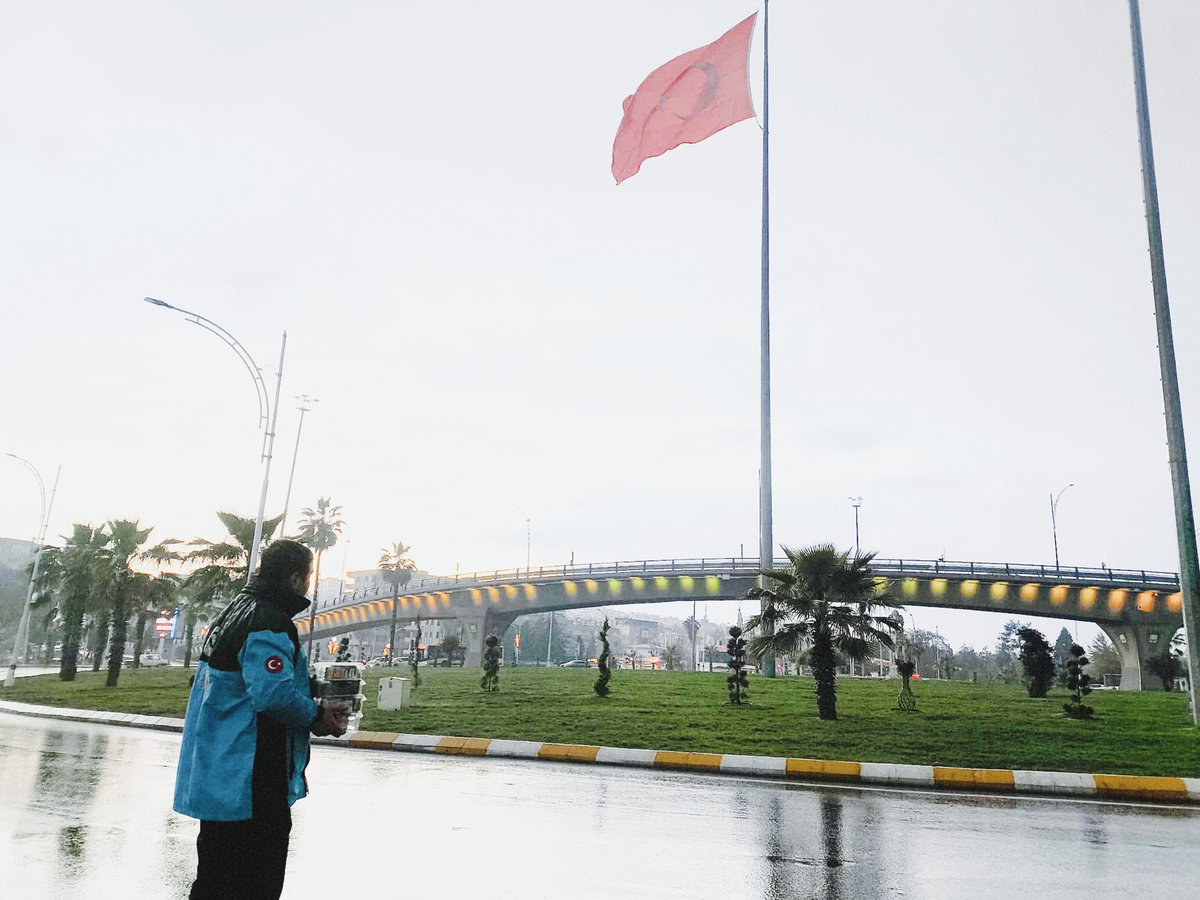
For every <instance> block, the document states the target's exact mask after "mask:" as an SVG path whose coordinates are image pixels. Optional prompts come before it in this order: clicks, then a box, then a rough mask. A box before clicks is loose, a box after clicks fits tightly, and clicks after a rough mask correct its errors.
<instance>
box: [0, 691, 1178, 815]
mask: <svg viewBox="0 0 1200 900" xmlns="http://www.w3.org/2000/svg"><path fill="white" fill-rule="evenodd" d="M0 711H2V712H9V713H15V714H18V715H26V716H40V717H43V718H49V719H62V720H66V721H72V722H92V723H95V724H102V725H126V726H131V727H134V728H153V729H158V730H160V731H174V732H179V731H182V730H183V719H175V718H169V717H166V716H139V715H134V714H132V713H114V712H104V711H100V710H85V709H63V708H61V707H56V706H36V705H33V704H28V703H13V702H11V701H3V700H0ZM313 743H314V744H319V745H326V746H334V747H349V748H354V749H364V750H393V751H399V752H407V753H440V754H446V755H454V756H490V757H496V758H502V759H539V760H550V761H558V762H574V763H597V764H600V765H610V766H635V767H640V768H659V769H674V770H683V771H693V772H708V773H719V774H722V775H753V776H756V777H767V778H780V779H796V780H801V781H821V782H831V783H838V784H864V785H883V786H890V787H907V788H914V787H916V788H943V789H948V790H956V791H973V792H988V793H996V794H1040V795H1068V796H1075V797H1094V798H1099V799H1112V800H1154V801H1166V802H1169V803H1181V804H1200V778H1176V777H1167V776H1157V775H1089V774H1086V773H1082V772H1038V771H1029V770H1022V769H966V768H957V767H952V766H915V765H904V764H900V763H869V762H864V763H858V762H842V761H840V760H827V759H801V758H797V757H783V756H742V755H738V754H733V753H688V752H683V751H676V750H636V749H628V748H623V747H594V746H591V745H588V744H555V743H549V742H546V743H543V742H540V741H513V740H501V739H499V738H496V739H492V738H466V737H445V736H441V735H432V734H395V733H393V732H383V731H359V732H356V733H355V734H353V735H351V736H349V737H345V738H313Z"/></svg>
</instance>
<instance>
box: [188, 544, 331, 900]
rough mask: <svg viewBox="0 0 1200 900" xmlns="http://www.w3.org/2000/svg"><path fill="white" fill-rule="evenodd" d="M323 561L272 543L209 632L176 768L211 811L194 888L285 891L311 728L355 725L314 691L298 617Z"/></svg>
mask: <svg viewBox="0 0 1200 900" xmlns="http://www.w3.org/2000/svg"><path fill="white" fill-rule="evenodd" d="M311 569H312V553H311V552H310V551H309V550H308V548H307V547H305V546H304V545H302V544H298V543H296V542H295V541H276V542H275V543H273V544H271V545H270V546H269V547H267V548H266V550H264V551H263V554H262V561H261V564H260V565H259V570H258V573H257V574H256V575H255V576H254V577H253V578H251V579H250V581H249V583H248V584H247V585H246V586H245V588H243V589H242V591H241V593H239V594H238V595H237V597H235V598H234V600H233V602H232V603H230V604H229V606H227V607H226V608H225V609H224V610H223V611H222V612H221V613H220V615H218V616H217V617H216V619H215V620H214V621H213V623H212V626H211V627H210V628H209V632H208V636H207V637H206V638H205V640H204V646H203V649H202V650H201V653H200V662H199V665H197V667H196V677H195V680H194V682H193V684H192V692H191V695H190V696H189V698H188V707H187V717H186V719H185V721H184V726H183V743H182V746H181V747H180V751H179V769H178V771H177V773H176V777H175V811H176V812H178V813H182V814H183V815H185V816H191V817H192V818H194V819H199V820H200V836H199V837H198V838H197V839H196V852H197V855H198V857H199V864H198V866H197V869H196V880H195V881H194V882H193V884H192V891H191V894H190V897H191V900H210V898H221V900H237V898H247V900H250V898H253V900H272V898H278V897H279V895H280V894H281V892H282V891H283V877H284V869H285V867H286V865H287V849H288V836H289V834H290V833H291V830H292V814H291V805H292V804H293V803H295V802H296V801H297V800H299V799H300V798H301V797H303V796H305V795H306V794H307V793H308V783H307V781H306V780H305V778H304V770H305V767H306V766H307V765H308V756H309V740H308V736H309V732H310V731H311V732H312V733H313V734H316V735H330V734H331V735H336V736H341V735H342V734H345V732H346V719H345V717H344V716H337V715H334V714H333V713H332V712H330V711H329V710H327V709H325V708H324V707H321V706H318V705H317V703H316V702H315V701H314V700H313V699H312V689H311V687H310V682H309V677H308V659H307V657H306V656H305V654H304V652H303V651H302V650H301V649H300V640H299V638H298V637H297V635H296V626H295V625H294V624H293V623H292V617H293V616H294V615H296V614H297V613H299V612H300V611H301V610H302V609H304V608H305V607H306V606H308V599H307V598H306V597H305V596H304V590H305V588H306V586H307V584H308V577H309V573H310V571H311Z"/></svg>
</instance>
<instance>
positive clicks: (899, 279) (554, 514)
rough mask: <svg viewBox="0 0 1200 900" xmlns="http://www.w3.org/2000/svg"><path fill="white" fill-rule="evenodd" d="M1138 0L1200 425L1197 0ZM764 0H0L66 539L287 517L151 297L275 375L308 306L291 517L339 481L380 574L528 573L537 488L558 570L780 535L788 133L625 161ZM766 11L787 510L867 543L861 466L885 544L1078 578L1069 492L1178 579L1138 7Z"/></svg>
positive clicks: (237, 376)
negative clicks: (762, 324) (765, 503)
mask: <svg viewBox="0 0 1200 900" xmlns="http://www.w3.org/2000/svg"><path fill="white" fill-rule="evenodd" d="M1142 6H1143V10H1142V12H1143V23H1144V29H1145V40H1146V53H1147V65H1148V70H1149V88H1150V105H1151V115H1152V119H1153V127H1154V138H1155V149H1156V152H1157V164H1158V182H1159V189H1160V192H1161V199H1162V213H1163V227H1164V234H1165V241H1166V257H1167V272H1168V276H1169V281H1170V287H1171V297H1172V300H1173V301H1174V304H1173V313H1174V325H1175V337H1176V342H1177V349H1178V351H1179V369H1180V379H1181V384H1182V392H1183V404H1184V419H1185V422H1186V423H1187V424H1188V425H1190V426H1192V428H1193V435H1200V431H1197V430H1196V429H1200V356H1198V355H1197V353H1196V352H1195V348H1197V347H1200V311H1198V309H1197V303H1196V298H1197V295H1198V293H1200V169H1198V167H1197V164H1196V161H1197V160H1198V159H1200V53H1197V46H1198V42H1200V4H1196V3H1194V2H1191V0H1144V2H1143V4H1142ZM753 10H754V6H753V4H752V3H748V2H744V0H654V2H653V3H650V2H645V0H643V2H635V0H609V2H606V3H603V4H584V3H578V4H567V5H564V4H562V3H551V2H546V0H520V2H510V3H504V4H499V3H494V2H473V0H464V2H459V3H455V4H431V3H412V2H395V0H391V2H343V3H318V2H295V3H287V4H283V3H245V2H237V3H234V2H209V3H204V4H196V3H185V2H163V0H154V2H142V3H133V2H120V0H114V2H110V3H105V4H96V3H90V2H75V3H67V2H62V3H53V4H47V3H33V2H18V3H8V4H5V5H4V9H3V12H2V13H0V16H2V19H3V22H2V26H3V27H0V82H2V83H3V84H4V85H5V86H6V87H5V90H4V91H3V92H0V192H2V194H0V196H2V197H3V206H4V210H5V214H4V215H3V216H0V285H2V287H3V293H2V296H3V304H4V312H5V329H4V334H5V340H4V353H3V355H2V356H0V374H2V375H3V379H4V385H5V392H4V395H5V397H6V400H7V402H6V403H5V415H4V417H3V434H2V436H0V450H3V451H9V452H14V453H18V454H20V455H21V456H24V457H27V458H29V459H30V460H32V461H34V463H35V464H36V465H37V466H38V467H39V468H40V469H41V471H42V474H43V476H44V477H45V478H46V479H47V481H50V480H51V479H52V478H53V473H54V469H55V467H56V465H58V464H59V463H61V464H62V467H63V473H62V482H61V485H60V487H59V493H58V498H57V500H56V502H55V506H54V514H53V518H52V520H51V534H52V535H59V534H63V533H65V532H66V531H67V530H68V529H69V527H70V523H72V522H75V521H91V522H100V521H103V520H105V519H110V518H116V517H130V518H137V519H140V520H141V521H142V522H143V523H144V524H151V525H155V526H156V531H155V537H156V538H166V537H170V536H176V537H181V538H190V537H194V536H207V537H210V538H217V537H219V536H220V534H221V528H220V524H219V523H218V521H217V519H216V517H215V515H214V512H215V511H216V510H218V509H220V510H229V511H234V512H238V513H240V514H242V515H247V516H252V515H254V513H255V510H256V508H257V499H258V490H259V485H260V482H261V469H260V467H259V466H258V463H257V457H258V450H259V445H260V436H259V434H258V432H257V431H256V424H257V406H256V402H255V399H254V395H253V388H252V385H251V382H250V379H249V377H248V376H247V373H246V371H245V370H244V369H243V368H242V367H241V366H240V365H239V364H238V362H237V360H236V359H235V358H234V356H233V354H232V353H230V351H229V350H227V349H226V348H225V347H222V346H221V345H220V343H219V342H218V341H217V340H216V339H215V338H213V337H212V336H211V335H209V334H206V333H204V332H203V331H201V330H200V329H199V328H196V327H195V326H192V325H189V324H187V323H186V322H184V321H183V320H182V318H181V317H179V316H178V315H176V314H172V313H170V312H168V311H165V310H161V309H156V308H153V307H151V306H149V305H147V304H145V303H143V302H142V299H141V298H142V297H143V296H146V295H152V296H157V297H161V298H162V299H164V300H167V301H169V302H171V303H174V304H176V305H179V306H183V307H186V308H190V309H194V310H196V311H198V312H201V313H203V314H204V315H207V316H209V317H211V318H212V319H215V320H216V321H217V322H219V323H221V324H222V325H224V326H225V327H226V328H228V329H229V330H230V331H232V332H233V333H234V334H235V335H236V336H237V337H238V338H239V339H240V340H241V341H242V343H243V344H245V345H246V347H247V348H249V349H250V351H251V353H252V354H253V355H254V357H255V358H256V360H257V362H258V364H259V365H260V366H262V367H263V369H264V371H265V372H266V374H267V377H268V379H269V383H270V388H271V390H272V391H273V390H274V383H273V373H274V370H275V364H276V360H277V358H278V353H279V338H280V333H281V332H282V331H283V330H284V329H287V331H288V350H287V360H286V365H285V371H284V381H283V397H284V403H283V405H282V407H281V408H282V412H281V414H280V416H279V427H278V442H277V444H276V459H275V464H274V469H273V473H272V488H271V493H270V503H269V510H270V511H271V512H278V511H279V510H280V509H281V508H282V505H283V494H284V490H285V488H286V485H287V475H288V467H289V466H290V464H291V462H292V447H293V443H294V441H295V436H296V426H297V420H298V413H297V412H296V411H295V409H294V407H295V403H294V401H293V400H292V398H293V396H294V395H296V394H300V393H307V394H310V395H313V396H316V397H319V398H320V403H319V404H318V405H317V407H316V409H315V410H314V411H313V412H312V413H311V414H310V415H309V416H308V417H307V419H306V421H305V430H304V435H303V442H302V444H301V447H300V455H299V461H298V465H297V468H296V478H295V488H294V491H293V499H292V510H293V521H295V513H296V512H298V510H299V508H300V507H302V506H305V505H313V504H315V501H316V499H317V497H319V496H329V497H331V498H332V499H333V502H334V503H336V504H340V505H341V506H342V508H343V512H344V516H345V518H346V521H347V523H348V524H347V528H346V532H345V537H346V538H347V539H348V540H349V545H348V555H347V564H348V567H349V568H361V567H368V566H371V565H373V564H374V562H375V560H376V559H377V558H378V555H379V548H380V547H382V546H383V545H384V544H387V543H390V542H393V541H397V540H403V541H404V542H406V543H408V544H411V545H412V547H413V556H414V558H415V559H416V560H417V562H418V563H419V564H420V566H421V567H422V568H425V569H428V570H432V571H436V572H452V571H453V570H454V568H455V566H456V565H458V566H460V567H461V569H462V570H463V571H470V570H473V569H483V568H488V569H490V568H494V567H511V566H516V565H524V563H525V555H526V519H527V518H528V519H530V520H531V530H532V552H531V556H532V561H533V564H534V565H535V566H537V565H539V564H547V565H549V564H555V563H562V562H564V561H566V560H568V559H569V558H570V557H571V554H572V553H574V555H575V558H576V560H577V561H580V562H588V561H595V562H599V561H611V560H618V559H622V560H624V559H643V558H657V557H699V556H716V555H728V554H735V553H737V552H739V548H740V547H741V546H742V545H743V544H744V545H745V547H746V552H747V553H748V554H751V555H752V554H754V553H755V550H754V548H755V547H756V541H757V537H756V535H757V467H758V299H759V298H758V292H759V268H758V263H759V216H760V206H759V190H760V181H759V179H760V152H761V151H760V141H761V132H760V130H759V128H758V127H757V125H756V124H755V122H754V121H747V122H743V123H741V124H738V125H735V126H733V127H731V128H729V129H727V130H726V131H724V132H721V133H720V134H718V135H716V136H715V137H713V138H711V139H709V140H708V141H706V142H704V143H701V144H698V145H695V146H689V147H683V148H680V149H678V150H676V151H673V152H672V153H669V154H667V155H666V156H663V157H661V158H658V159H654V160H651V161H649V162H648V163H646V165H645V166H644V167H643V169H642V171H641V172H640V173H639V174H638V175H637V176H635V177H634V178H632V179H631V180H630V181H628V182H626V183H624V184H622V185H621V186H620V187H616V186H615V185H614V184H613V179H612V176H611V174H610V172H609V163H610V155H611V148H612V138H613V135H614V133H615V131H616V128H617V125H618V123H619V121H620V115H621V101H622V100H623V98H624V97H625V96H626V95H627V94H630V93H632V92H633V90H634V89H635V88H636V87H637V85H638V84H639V83H640V81H641V80H642V79H643V78H644V77H645V76H646V75H647V74H648V73H649V72H650V71H651V70H652V69H654V68H655V67H657V66H659V65H661V64H662V63H664V62H666V61H667V60H668V59H670V58H671V57H673V56H675V55H677V54H679V53H682V52H684V51H687V50H690V49H693V48H695V47H698V46H700V45H702V44H705V43H708V42H710V41H712V40H714V39H715V38H716V37H718V36H719V35H720V34H722V33H723V32H724V31H725V30H727V29H728V28H729V27H731V26H732V25H733V24H735V23H736V22H738V21H740V20H741V19H743V18H744V17H745V16H746V15H748V14H749V13H751V12H753ZM771 37H772V46H771V54H772V56H771V59H772V82H771V99H772V108H771V123H772V175H773V185H772V210H773V222H772V298H773V309H772V315H773V329H774V342H773V348H774V350H773V352H774V396H775V404H774V410H775V422H774V430H775V534H776V538H777V540H778V541H780V542H784V543H788V544H792V545H803V544H806V543H811V542H816V541H833V542H836V543H838V544H839V545H841V546H843V547H846V546H850V545H851V544H852V543H853V539H854V519H853V510H852V509H851V507H850V503H849V501H848V499H847V498H848V497H849V496H850V495H861V496H862V497H863V498H864V499H863V507H862V542H863V546H864V548H869V549H872V550H876V551H878V553H879V554H880V556H883V557H889V558H894V557H911V558H935V557H938V556H940V555H942V554H943V553H944V554H945V556H946V558H947V559H956V560H979V561H1013V562H1017V561H1020V562H1052V561H1053V544H1052V540H1051V530H1050V515H1049V508H1048V506H1049V502H1048V495H1049V493H1050V492H1051V491H1057V490H1058V489H1060V488H1062V487H1063V486H1064V485H1066V484H1068V483H1070V482H1073V483H1074V484H1075V487H1074V488H1072V489H1071V490H1070V491H1068V492H1067V493H1066V494H1065V495H1064V497H1063V499H1062V502H1061V505H1060V507H1059V545H1060V552H1061V557H1062V560H1063V563H1064V564H1071V565H1075V564H1078V565H1088V566H1095V565H1099V564H1100V563H1101V562H1102V561H1103V562H1105V563H1106V564H1108V565H1109V566H1115V567H1132V568H1155V569H1171V570H1175V569H1177V568H1178V563H1177V557H1176V549H1175V542H1174V529H1173V520H1172V507H1171V485H1170V478H1169V473H1168V469H1167V464H1166V448H1165V438H1164V429H1163V422H1162V398H1161V392H1160V387H1159V382H1158V360H1157V355H1156V350H1155V347H1156V342H1155V332H1154V318H1153V301H1152V295H1151V290H1150V284H1149V280H1150V272H1149V266H1148V260H1147V253H1146V232H1145V223H1144V220H1143V211H1142V196H1141V181H1140V167H1139V160H1138V147H1137V133H1136V127H1135V119H1134V105H1133V89H1132V70H1131V64H1130V54H1129V30H1128V13H1127V5H1126V3H1125V2H1124V0H1075V2H1066V0H1061V2H1060V0H1025V2H1019V0H1009V2H1005V3H982V2H980V3H963V2H961V0H941V2H935V0H923V2H918V0H914V2H909V3H895V2H891V0H877V2H866V0H864V2H858V3H853V4H847V3H838V2H833V0H821V2H819V0H776V2H774V3H772V18H771ZM1193 445H1194V448H1195V450H1194V452H1196V453H1200V437H1194V438H1193ZM0 463H2V464H0V497H2V498H3V502H0V535H4V536H11V537H30V536H32V534H33V533H34V530H35V526H36V518H37V509H38V506H37V496H36V491H35V488H34V486H33V480H32V479H31V478H29V476H28V474H27V473H26V472H25V471H24V470H23V469H22V468H21V467H20V466H19V465H17V464H16V463H14V462H13V461H11V460H7V461H3V459H2V458H0ZM334 556H335V557H340V554H339V553H337V552H336V551H335V552H334ZM334 565H335V567H336V566H340V559H336V562H335V564H334ZM664 611H665V610H664ZM710 614H715V611H710ZM918 617H919V618H927V619H928V620H929V622H928V624H930V625H932V624H939V626H940V627H941V628H942V630H943V633H948V634H950V635H951V637H952V640H953V641H954V642H955V643H959V642H961V641H971V642H973V643H976V644H982V643H986V642H989V641H990V640H992V638H993V637H994V635H995V633H996V632H997V631H998V630H999V627H1000V625H1001V624H1002V623H1003V617H996V616H991V615H988V614H954V613H943V612H937V613H932V612H931V613H929V614H928V615H927V616H924V617H922V616H921V613H920V611H919V610H918ZM920 624H922V626H925V625H926V624H927V623H926V622H925V621H921V622H920ZM1052 637H1053V636H1052Z"/></svg>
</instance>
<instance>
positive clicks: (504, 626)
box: [461, 609, 517, 669]
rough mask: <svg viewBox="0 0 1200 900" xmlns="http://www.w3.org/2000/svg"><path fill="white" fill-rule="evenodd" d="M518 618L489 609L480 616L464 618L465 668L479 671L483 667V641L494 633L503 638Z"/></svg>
mask: <svg viewBox="0 0 1200 900" xmlns="http://www.w3.org/2000/svg"><path fill="white" fill-rule="evenodd" d="M516 617H517V614H516V613H515V612H511V613H502V612H497V611H496V610H493V609H489V610H486V611H484V612H483V613H481V614H479V615H474V616H463V617H462V620H461V621H462V624H463V637H464V638H465V640H466V645H467V646H466V650H467V654H466V658H465V659H464V660H463V666H464V667H465V668H468V669H478V668H479V667H480V666H482V665H483V641H484V638H486V637H487V636H488V635H489V634H491V633H492V632H493V631H494V632H495V633H496V634H497V635H498V636H501V637H503V635H504V632H506V631H508V626H509V625H511V624H512V623H513V620H514V619H515V618H516Z"/></svg>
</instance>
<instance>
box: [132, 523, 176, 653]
mask: <svg viewBox="0 0 1200 900" xmlns="http://www.w3.org/2000/svg"><path fill="white" fill-rule="evenodd" d="M182 543H183V541H180V540H177V539H175V538H168V539H167V540H165V541H160V542H159V543H157V544H155V545H154V546H153V547H151V548H150V549H149V550H147V551H146V552H145V553H143V554H142V558H143V559H144V560H146V561H147V562H152V563H154V565H155V566H156V567H157V568H158V570H159V572H158V574H157V575H146V574H144V573H136V574H137V578H136V579H135V581H134V584H133V590H132V592H131V596H132V607H131V612H132V613H136V615H137V625H136V626H135V627H134V637H133V662H132V663H131V664H130V668H134V669H137V668H140V667H141V664H142V650H143V649H144V647H145V641H146V626H147V625H148V624H149V622H150V618H151V617H152V616H154V615H156V614H158V613H160V612H163V611H165V610H171V609H175V607H176V606H177V605H178V594H179V588H180V586H181V585H182V584H183V578H182V576H180V575H177V574H175V573H174V572H164V571H162V569H163V568H164V567H165V566H168V565H171V564H173V563H177V562H180V561H181V560H182V559H183V554H181V553H179V552H178V551H177V550H175V547H176V546H178V545H180V544H182Z"/></svg>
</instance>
